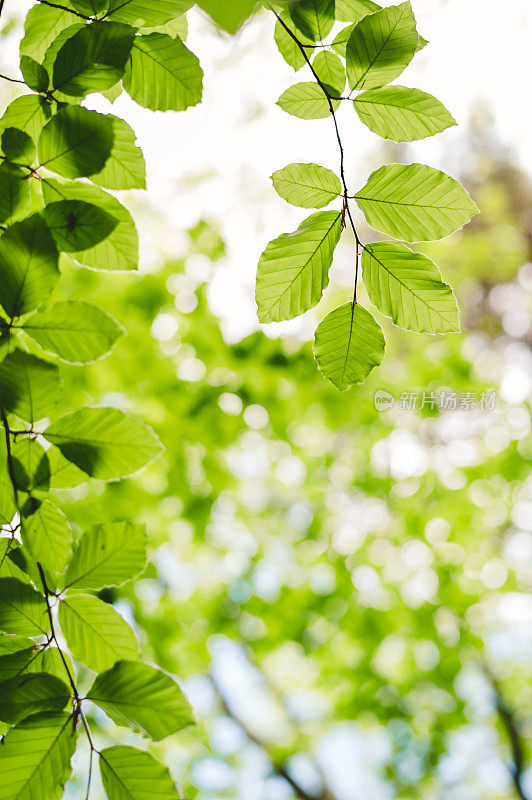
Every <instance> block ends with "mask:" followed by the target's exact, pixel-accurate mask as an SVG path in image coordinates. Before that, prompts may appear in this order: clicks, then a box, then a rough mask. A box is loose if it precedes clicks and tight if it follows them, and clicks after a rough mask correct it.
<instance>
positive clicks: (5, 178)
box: [0, 128, 31, 223]
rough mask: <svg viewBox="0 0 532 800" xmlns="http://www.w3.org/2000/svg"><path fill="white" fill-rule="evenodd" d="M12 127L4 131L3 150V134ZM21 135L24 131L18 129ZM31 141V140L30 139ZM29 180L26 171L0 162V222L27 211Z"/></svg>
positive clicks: (7, 162)
mask: <svg viewBox="0 0 532 800" xmlns="http://www.w3.org/2000/svg"><path fill="white" fill-rule="evenodd" d="M10 130H15V129H14V128H9V129H8V131H4V134H3V136H2V147H3V148H4V152H5V147H4V145H5V139H4V137H5V134H6V133H8V132H9V131H10ZM20 133H21V135H22V136H24V133H22V131H20ZM30 141H31V140H30ZM29 205H30V182H29V180H28V173H27V172H25V171H24V170H23V169H21V168H20V167H17V166H16V165H15V164H10V163H9V161H4V162H3V163H2V164H0V223H4V222H7V221H8V220H9V221H13V220H15V219H17V218H19V217H20V216H21V215H24V214H26V213H27V212H28V211H29Z"/></svg>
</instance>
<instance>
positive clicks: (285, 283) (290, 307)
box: [255, 211, 342, 322]
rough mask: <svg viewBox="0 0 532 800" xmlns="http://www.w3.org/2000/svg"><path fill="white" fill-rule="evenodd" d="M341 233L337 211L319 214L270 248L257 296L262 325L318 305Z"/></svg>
mask: <svg viewBox="0 0 532 800" xmlns="http://www.w3.org/2000/svg"><path fill="white" fill-rule="evenodd" d="M341 231H342V221H341V217H340V214H339V213H338V212H337V211H318V212H317V213H316V214H312V215H311V216H310V217H309V218H308V219H306V220H305V221H304V222H302V223H301V225H300V226H299V228H298V229H297V231H295V232H294V233H284V234H282V235H281V236H279V237H278V238H277V239H274V240H273V241H272V242H270V243H269V244H268V246H267V247H266V249H265V251H264V252H263V254H262V256H261V258H260V261H259V268H258V273H257V283H256V294H255V298H256V301H257V307H258V314H259V319H260V321H261V322H273V321H279V320H283V319H293V317H297V316H299V314H303V313H304V312H305V311H308V309H309V308H312V307H313V306H315V305H316V303H318V301H319V300H320V298H321V295H322V292H323V290H324V288H325V287H326V286H327V284H328V282H329V267H330V266H331V263H332V258H333V253H334V248H335V247H336V245H337V244H338V240H339V239H340V234H341Z"/></svg>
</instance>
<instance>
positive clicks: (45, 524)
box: [23, 500, 72, 575]
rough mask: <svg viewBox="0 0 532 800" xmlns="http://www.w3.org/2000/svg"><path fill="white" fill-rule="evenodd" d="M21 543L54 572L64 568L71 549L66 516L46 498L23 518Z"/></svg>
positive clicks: (59, 571) (70, 537)
mask: <svg viewBox="0 0 532 800" xmlns="http://www.w3.org/2000/svg"><path fill="white" fill-rule="evenodd" d="M23 544H24V546H25V547H27V549H28V551H29V553H30V555H32V556H33V558H34V559H35V561H38V562H39V563H41V564H42V565H43V567H45V568H46V569H48V570H50V571H51V572H52V573H55V574H56V575H57V574H59V573H61V572H63V570H64V569H65V567H66V565H67V562H68V559H69V557H70V553H71V551H72V532H71V530H70V525H69V524H68V520H67V518H66V516H65V515H64V514H63V512H62V511H61V510H60V509H59V508H58V507H57V506H55V505H54V504H53V503H51V502H50V501H49V500H45V501H44V502H43V503H41V504H40V505H39V507H38V508H37V509H36V510H35V511H34V512H33V513H32V514H31V515H30V516H28V517H27V518H26V519H25V520H24V525H23Z"/></svg>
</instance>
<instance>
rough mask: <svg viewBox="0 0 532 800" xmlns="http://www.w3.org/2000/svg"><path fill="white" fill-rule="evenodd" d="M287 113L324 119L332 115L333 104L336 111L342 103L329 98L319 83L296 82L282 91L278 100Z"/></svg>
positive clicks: (278, 103)
mask: <svg viewBox="0 0 532 800" xmlns="http://www.w3.org/2000/svg"><path fill="white" fill-rule="evenodd" d="M277 105H278V106H280V107H281V108H282V109H283V111H286V112H287V114H292V116H294V117H299V118H300V119H322V118H324V117H328V116H330V113H331V105H332V108H333V109H334V111H336V109H337V108H338V106H339V105H340V101H339V100H331V101H330V102H329V100H328V99H327V97H326V96H325V93H324V91H323V89H322V88H321V87H320V86H318V84H317V83H312V82H310V81H309V82H308V83H296V84H295V85H294V86H290V88H289V89H287V90H286V91H285V92H283V93H282V95H281V96H280V98H279V99H278V101H277Z"/></svg>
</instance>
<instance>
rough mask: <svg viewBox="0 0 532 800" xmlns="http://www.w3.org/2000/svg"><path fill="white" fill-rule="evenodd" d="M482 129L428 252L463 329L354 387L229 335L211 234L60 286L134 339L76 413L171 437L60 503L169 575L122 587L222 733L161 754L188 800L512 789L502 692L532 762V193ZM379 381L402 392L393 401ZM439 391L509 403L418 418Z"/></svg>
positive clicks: (211, 228)
mask: <svg viewBox="0 0 532 800" xmlns="http://www.w3.org/2000/svg"><path fill="white" fill-rule="evenodd" d="M473 143H474V146H475V148H476V157H475V158H474V159H472V161H473V162H474V167H473V168H472V171H471V174H470V175H466V176H464V177H465V179H466V183H468V184H469V186H470V187H472V188H473V191H474V194H475V197H476V198H477V200H478V202H479V205H480V207H481V210H482V214H481V215H480V216H479V217H477V218H476V220H475V221H474V223H473V224H472V225H471V226H470V227H469V228H468V229H467V230H466V231H464V232H462V233H460V234H458V235H455V236H454V237H452V238H451V239H449V240H446V241H444V242H442V243H439V244H438V245H431V246H427V247H426V248H424V250H426V252H427V253H428V254H429V255H431V256H433V257H437V256H438V255H440V256H441V255H442V253H441V252H440V251H444V257H443V258H442V259H441V260H442V261H444V262H445V263H446V264H447V265H448V266H449V272H450V273H452V274H450V277H451V278H452V280H453V283H454V284H455V285H457V287H458V289H457V293H458V297H459V301H460V304H461V306H462V314H463V319H464V321H465V328H466V330H465V332H464V333H463V334H456V335H449V336H446V337H444V338H434V337H430V336H428V335H422V336H412V335H411V334H407V333H405V332H402V331H400V330H398V329H397V328H394V327H393V326H392V325H391V324H390V323H389V322H388V321H387V320H386V321H385V334H386V338H387V341H388V353H389V358H388V360H387V361H386V362H385V364H384V365H383V367H382V368H381V370H380V371H379V374H378V375H372V376H371V378H370V380H369V381H368V383H367V384H366V385H365V386H363V387H359V388H355V389H353V390H351V391H350V392H349V393H347V394H339V393H338V392H337V391H336V390H335V389H334V388H333V387H331V386H329V385H328V384H327V383H326V382H325V381H324V380H323V379H322V378H321V377H320V375H319V374H318V373H317V371H316V370H315V366H314V363H313V358H312V353H311V346H310V344H309V343H303V344H302V343H301V342H300V341H299V340H296V339H289V338H287V339H284V340H283V339H275V340H273V339H268V338H266V337H265V336H264V335H263V333H262V332H259V331H257V332H256V333H253V334H252V335H251V336H248V337H247V338H245V339H243V340H242V341H241V342H239V343H237V344H233V345H228V344H227V343H225V342H224V340H223V338H222V335H221V333H220V325H219V320H218V319H217V318H216V317H215V316H214V315H213V314H212V313H211V311H210V310H209V307H208V304H207V300H206V288H207V285H208V281H209V278H210V277H211V276H212V274H213V273H214V271H215V270H216V269H217V265H218V262H219V261H220V259H223V258H224V245H223V242H222V241H221V239H220V236H219V234H218V233H217V229H216V225H215V224H211V223H208V222H201V223H199V224H198V225H197V226H196V227H194V228H193V229H191V230H190V231H188V252H187V253H186V255H185V256H184V257H183V258H182V259H176V260H169V261H167V262H166V263H164V264H161V266H160V268H159V269H158V270H157V271H156V272H154V273H153V274H145V275H140V276H127V277H126V278H124V276H120V277H118V278H115V276H113V275H106V276H105V280H102V279H101V277H100V276H98V275H97V274H95V273H93V272H90V271H88V270H79V269H77V270H72V271H70V272H67V273H66V274H65V278H64V280H63V283H62V287H63V292H64V294H65V296H70V295H71V294H72V295H79V294H80V293H82V294H83V296H84V297H85V298H86V299H90V300H93V301H95V302H97V303H99V304H101V305H102V306H103V307H104V308H106V310H108V311H109V312H111V313H112V314H113V315H114V316H115V317H116V318H117V319H119V320H120V321H121V322H122V323H123V324H124V325H125V326H126V327H127V330H128V336H127V337H125V338H124V339H123V340H122V341H121V342H119V344H118V346H117V347H116V349H115V351H114V353H113V355H112V356H111V357H110V358H108V359H107V360H106V361H105V362H102V363H98V364H95V365H94V366H91V367H89V368H87V369H85V370H84V371H83V373H82V375H81V376H80V373H79V372H78V371H75V370H74V369H72V370H71V371H69V370H65V396H64V400H65V403H67V404H69V405H71V406H72V407H73V408H75V407H78V406H79V405H81V404H88V403H93V402H96V403H97V402H106V403H113V404H116V405H119V406H123V407H125V408H127V409H128V410H131V411H132V412H134V413H138V414H140V415H141V416H142V417H143V418H144V419H146V420H147V421H148V422H149V423H150V424H151V425H153V426H154V428H155V429H156V431H157V433H158V434H159V436H160V438H161V439H162V441H163V442H164V444H165V446H166V455H165V457H164V458H163V459H161V460H160V461H158V462H156V463H155V464H153V465H152V466H151V467H150V468H149V469H148V470H147V471H146V472H145V473H143V474H142V475H141V476H140V477H138V478H135V479H130V480H127V481H124V482H122V483H119V484H110V485H108V486H107V487H105V489H104V488H102V487H101V486H100V485H99V484H97V483H94V484H92V485H91V487H90V489H89V490H88V493H86V495H84V494H81V493H80V492H79V491H77V492H65V493H62V500H63V503H64V505H65V507H67V506H68V514H69V518H70V519H71V520H73V521H74V522H76V523H77V524H78V526H79V531H81V530H82V529H85V528H86V527H87V525H88V524H89V523H91V522H93V521H94V522H96V521H100V520H101V519H104V518H105V519H121V518H128V519H131V520H133V521H136V522H145V523H147V525H148V529H149V532H150V537H151V538H150V542H151V548H152V556H153V557H152V564H151V565H150V567H149V568H148V569H147V571H146V572H145V574H144V576H143V577H142V578H141V579H140V580H139V581H138V582H137V583H136V584H135V589H134V592H133V591H132V590H130V591H128V588H127V587H126V588H125V589H120V590H115V591H113V592H112V593H111V592H107V594H106V598H105V599H107V600H110V601H115V600H119V601H120V606H121V608H122V609H123V610H126V609H127V608H128V604H130V608H131V611H132V612H133V614H134V617H135V621H136V625H137V626H138V630H139V633H140V637H141V641H142V648H143V656H144V658H145V659H147V660H150V659H153V660H154V661H156V662H157V663H159V664H160V665H161V666H162V667H163V668H166V669H168V670H169V671H172V672H175V673H177V674H179V675H180V676H181V677H183V678H184V679H185V689H186V690H187V691H188V693H189V696H190V698H191V700H192V701H193V703H194V704H195V706H196V709H197V713H198V716H199V718H200V721H201V722H202V723H203V726H202V728H200V731H203V733H200V735H199V736H198V733H197V730H196V731H192V732H190V733H188V732H184V733H183V734H180V736H179V737H175V739H174V740H172V741H171V742H170V743H169V744H167V745H165V751H164V755H165V756H166V757H167V758H168V759H169V763H170V764H171V765H172V767H173V768H174V771H175V774H176V776H177V777H178V779H179V780H180V782H181V785H182V787H183V789H184V792H185V796H186V797H190V798H192V797H196V796H197V797H200V798H204V800H214V798H217V799H218V798H225V797H227V798H229V797H242V798H244V797H246V798H249V797H256V798H265V799H266V798H277V797H279V798H284V797H290V796H291V794H290V793H291V791H292V790H291V789H290V787H289V786H288V784H287V783H285V782H284V781H282V780H281V779H280V778H279V773H281V774H282V772H283V771H286V770H288V772H289V774H290V776H291V777H292V778H293V779H294V781H296V783H297V784H298V785H299V786H300V790H301V791H306V792H307V796H310V797H313V796H316V797H322V798H325V797H331V796H333V797H334V796H335V797H338V798H346V800H349V799H350V798H353V800H357V798H367V797H379V798H380V797H382V798H388V797H390V798H391V797H396V798H408V800H414V798H446V799H447V798H449V799H450V798H452V799H453V800H454V798H456V800H469V799H471V800H491V799H492V798H493V799H494V798H506V797H512V796H515V789H514V788H513V787H512V776H511V771H512V769H514V767H515V763H514V761H513V760H512V752H511V749H510V744H509V738H508V735H507V734H508V730H507V728H506V727H505V725H504V719H503V716H502V715H500V714H499V716H498V715H497V703H498V702H502V699H503V698H504V702H506V703H507V704H508V708H509V709H510V710H511V714H510V722H511V725H513V726H514V728H515V731H519V741H520V743H521V745H522V747H523V748H524V758H525V760H526V759H527V758H529V757H530V747H531V740H532V683H531V681H530V677H531V669H530V663H531V662H530V652H531V651H530V638H529V636H528V638H527V635H526V634H527V632H528V634H529V632H530V606H529V605H527V601H526V597H525V595H526V592H527V591H529V589H530V583H531V579H532V532H531V518H532V515H531V514H530V508H531V506H530V503H531V501H532V484H531V483H530V477H529V471H528V470H529V463H530V455H531V452H532V447H531V441H530V435H529V430H530V415H529V406H528V405H527V402H528V400H529V394H530V388H529V389H528V399H527V388H526V387H527V380H528V386H529V387H530V353H529V349H528V347H527V338H528V341H529V337H530V326H529V325H528V328H527V325H526V324H525V322H526V319H527V318H528V321H530V302H531V286H532V277H531V272H530V266H528V267H525V266H524V265H525V264H526V262H527V261H528V260H530V257H531V246H532V239H531V226H530V212H529V208H530V202H529V201H530V196H531V194H532V190H531V189H530V185H529V183H528V181H527V178H526V176H524V175H523V174H522V173H521V172H520V171H519V170H517V169H516V168H515V167H514V166H512V165H511V161H510V160H509V159H508V158H506V156H505V155H504V154H501V153H500V152H499V151H497V149H496V148H494V145H493V143H492V142H490V141H489V139H486V138H483V139H482V141H479V137H478V136H477V138H476V139H475V136H473ZM325 302H329V301H325ZM331 302H332V301H331ZM152 322H153V325H152ZM150 325H151V326H152V335H151V336H150V335H147V331H148V330H149V327H150ZM379 389H380V390H385V391H388V392H390V393H391V394H392V395H393V396H394V398H396V402H395V405H394V407H393V408H392V409H390V410H387V411H383V412H382V413H379V412H378V411H377V410H376V408H375V404H374V392H375V391H376V390H379ZM441 390H446V391H452V392H456V393H459V394H460V393H467V392H469V393H475V396H476V397H477V399H478V398H479V397H480V396H481V393H482V392H494V391H495V392H497V394H498V397H497V403H496V407H495V408H494V410H489V409H488V410H485V409H484V410H479V409H476V410H475V409H470V408H458V409H456V410H449V411H444V410H438V408H437V407H436V408H431V407H430V404H427V403H426V404H425V407H424V408H419V405H420V403H419V399H420V398H421V397H422V393H423V392H426V393H427V397H428V396H429V393H431V392H434V393H436V394H437V393H438V391H441ZM402 392H408V393H410V392H418V393H419V395H418V409H417V410H403V409H401V408H400V405H399V402H398V398H399V396H400V395H401V393H402ZM126 613H129V612H128V611H127V610H126ZM491 675H492V676H494V677H496V678H497V680H498V684H497V686H498V687H499V692H500V695H498V694H497V691H496V690H495V684H493V683H492V681H491V677H490V676H491ZM219 693H221V697H220V696H219ZM231 717H233V718H235V719H231ZM235 720H236V721H235ZM98 721H100V722H101V724H102V725H103V728H102V730H101V733H100V736H101V737H102V739H103V740H106V737H107V738H108V737H109V736H110V735H111V734H110V733H109V731H108V730H106V728H105V722H104V721H103V720H99V719H98ZM245 730H247V735H245V734H244V731H245ZM494 732H496V734H494ZM357 737H358V738H357ZM130 739H131V735H130ZM128 741H129V740H128ZM257 742H258V743H257ZM364 747H367V748H369V749H368V750H365V749H364ZM344 751H345V752H344ZM357 751H358V754H357ZM265 753H267V754H268V757H267V758H266V757H265V755H264V754H265ZM346 753H347V755H346ZM368 753H369V755H368ZM513 755H514V759H515V752H514V754H513ZM270 759H271V762H273V763H274V765H275V767H276V770H275V769H272V766H271V763H270ZM357 770H358V772H357ZM276 772H277V777H275V776H276ZM357 775H358V778H357ZM355 778H357V779H355ZM79 780H81V777H80V778H79ZM525 781H526V776H525V779H524V781H523V785H524V783H525ZM325 785H326V786H327V788H328V791H329V792H330V794H329V795H327V794H326V793H325ZM79 786H80V789H79V791H80V792H81V791H82V789H81V783H80V784H79ZM528 786H529V788H528V793H529V794H528V796H531V792H532V789H531V788H530V778H528ZM73 791H76V790H75V789H74V790H73ZM523 791H524V790H523ZM76 796H78V795H76ZM79 796H80V797H81V794H79ZM300 796H303V795H300Z"/></svg>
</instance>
